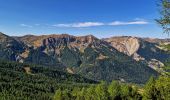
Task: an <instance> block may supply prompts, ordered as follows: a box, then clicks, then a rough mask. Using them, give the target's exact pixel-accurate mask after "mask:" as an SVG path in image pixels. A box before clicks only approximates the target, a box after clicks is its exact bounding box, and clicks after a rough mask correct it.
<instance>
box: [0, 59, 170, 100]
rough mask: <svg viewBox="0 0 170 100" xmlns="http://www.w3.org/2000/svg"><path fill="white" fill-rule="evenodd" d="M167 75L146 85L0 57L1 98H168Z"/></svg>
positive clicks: (20, 99) (86, 99) (133, 99)
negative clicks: (86, 75)
mask: <svg viewBox="0 0 170 100" xmlns="http://www.w3.org/2000/svg"><path fill="white" fill-rule="evenodd" d="M169 87H170V77H168V76H160V77H159V78H157V79H156V80H155V79H154V78H153V77H152V78H151V79H150V80H149V81H148V82H147V83H146V85H134V84H127V83H121V82H118V81H112V82H111V83H107V82H104V81H102V82H100V83H98V82H96V81H93V80H89V79H86V78H84V77H82V76H79V75H73V74H68V73H65V72H62V71H58V70H56V69H55V68H53V69H49V68H46V67H44V66H37V65H31V64H27V65H25V64H19V63H16V62H9V61H4V60H0V100H11V99H13V100H52V99H54V100H142V99H143V100H168V99H169V98H170V88H169Z"/></svg>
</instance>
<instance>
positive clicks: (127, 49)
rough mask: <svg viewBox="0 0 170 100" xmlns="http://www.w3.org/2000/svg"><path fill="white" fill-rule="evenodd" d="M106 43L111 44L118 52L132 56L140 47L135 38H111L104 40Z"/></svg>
mask: <svg viewBox="0 0 170 100" xmlns="http://www.w3.org/2000/svg"><path fill="white" fill-rule="evenodd" d="M105 41H107V42H108V43H110V44H111V46H113V47H114V48H116V49H117V50H118V51H120V52H123V53H125V54H127V55H128V56H132V55H133V54H134V53H136V52H137V51H138V49H139V47H140V44H139V41H138V39H137V38H135V37H113V38H109V39H105Z"/></svg>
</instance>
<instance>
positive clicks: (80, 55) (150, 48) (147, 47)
mask: <svg viewBox="0 0 170 100" xmlns="http://www.w3.org/2000/svg"><path fill="white" fill-rule="evenodd" d="M4 36H5V37H4ZM8 40H9V41H12V42H10V43H9V42H8ZM0 41H1V42H0V43H1V45H0V50H1V52H0V55H3V56H2V58H4V59H9V58H10V57H13V58H14V59H9V60H13V61H19V62H21V63H24V62H29V63H35V64H41V65H45V66H49V67H56V68H61V69H62V70H65V71H67V72H69V73H72V74H81V75H83V76H85V77H87V78H90V79H94V80H106V81H112V80H113V79H116V80H122V79H123V80H124V81H126V82H135V83H144V82H146V81H147V79H148V78H149V77H150V76H151V75H154V76H157V75H158V73H157V72H156V71H155V70H153V68H150V67H148V65H149V64H150V65H151V64H152V65H153V63H152V62H149V61H151V59H155V60H154V61H156V62H157V63H156V64H155V65H162V64H161V62H163V61H164V60H165V59H162V58H170V55H168V54H166V53H165V52H162V51H161V50H160V49H159V48H157V47H156V43H152V42H149V41H146V40H145V39H141V38H136V37H112V38H108V39H98V38H96V37H94V36H92V35H87V36H72V35H68V34H61V35H56V34H53V35H42V36H34V35H26V36H23V37H10V36H6V35H4V34H3V35H0ZM8 44H10V46H8ZM6 46H7V47H8V48H7V47H6ZM14 47H15V48H14ZM152 61H153V60H152ZM159 61H160V62H159ZM158 62H159V63H158Z"/></svg>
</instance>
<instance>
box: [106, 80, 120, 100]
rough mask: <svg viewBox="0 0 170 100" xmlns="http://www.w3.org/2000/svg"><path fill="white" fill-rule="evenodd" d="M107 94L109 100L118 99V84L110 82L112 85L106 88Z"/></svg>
mask: <svg viewBox="0 0 170 100" xmlns="http://www.w3.org/2000/svg"><path fill="white" fill-rule="evenodd" d="M108 92H109V94H110V99H111V100H115V99H120V92H121V87H120V85H119V83H118V82H116V81H112V83H111V84H110V85H109V87H108Z"/></svg>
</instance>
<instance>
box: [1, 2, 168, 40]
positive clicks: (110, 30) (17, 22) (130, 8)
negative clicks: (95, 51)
mask: <svg viewBox="0 0 170 100" xmlns="http://www.w3.org/2000/svg"><path fill="white" fill-rule="evenodd" d="M157 1H158V0H0V31H1V32H3V33H5V34H8V35H25V34H34V35H41V34H54V33H68V34H72V35H87V34H93V35H95V36H97V37H99V38H102V37H110V36H122V35H124V36H129V35H131V36H140V37H156V38H165V37H167V35H166V34H162V30H161V28H160V27H159V26H158V25H157V24H156V23H155V21H154V19H156V18H158V17H159V13H158V12H157V7H156V2H157Z"/></svg>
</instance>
